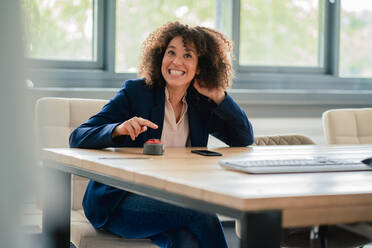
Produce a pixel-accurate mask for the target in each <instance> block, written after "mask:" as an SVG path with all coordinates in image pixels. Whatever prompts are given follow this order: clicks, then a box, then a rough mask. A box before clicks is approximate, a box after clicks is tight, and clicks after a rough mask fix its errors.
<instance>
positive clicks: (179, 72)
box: [161, 36, 198, 88]
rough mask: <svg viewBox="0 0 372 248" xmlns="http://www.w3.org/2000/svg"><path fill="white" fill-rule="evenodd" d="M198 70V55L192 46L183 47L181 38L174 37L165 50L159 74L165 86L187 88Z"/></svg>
mask: <svg viewBox="0 0 372 248" xmlns="http://www.w3.org/2000/svg"><path fill="white" fill-rule="evenodd" d="M197 68H198V55H197V52H196V50H195V48H194V47H193V46H189V47H185V46H184V44H183V40H182V37H181V36H177V37H174V38H173V39H172V40H171V41H170V42H169V44H168V47H167V49H166V50H165V53H164V57H163V61H162V64H161V74H162V75H163V77H164V79H165V81H166V83H167V86H169V87H185V88H187V87H188V86H189V84H190V82H191V80H192V79H193V78H194V76H195V73H196V72H197Z"/></svg>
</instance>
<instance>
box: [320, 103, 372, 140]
mask: <svg viewBox="0 0 372 248" xmlns="http://www.w3.org/2000/svg"><path fill="white" fill-rule="evenodd" d="M322 118H323V129H324V134H325V138H326V142H327V144H330V145H333V144H372V108H360V109H332V110H328V111H326V112H324V113H323V117H322Z"/></svg>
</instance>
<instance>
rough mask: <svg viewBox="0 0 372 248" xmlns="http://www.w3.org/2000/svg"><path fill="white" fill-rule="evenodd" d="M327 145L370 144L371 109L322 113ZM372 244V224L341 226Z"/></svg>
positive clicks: (335, 110) (371, 142) (371, 140)
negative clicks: (365, 238)
mask: <svg viewBox="0 0 372 248" xmlns="http://www.w3.org/2000/svg"><path fill="white" fill-rule="evenodd" d="M322 120H323V130H324V135H325V139H326V142H327V144H330V145H337V144H372V108H357V109H355V108H354V109H352V108H349V109H331V110H328V111H326V112H324V113H323V116H322ZM343 227H344V228H345V229H347V230H349V231H352V232H354V233H357V234H360V235H363V236H364V237H367V238H369V239H370V240H371V242H372V224H365V223H361V224H355V225H343Z"/></svg>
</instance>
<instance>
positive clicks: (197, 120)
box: [187, 91, 208, 146]
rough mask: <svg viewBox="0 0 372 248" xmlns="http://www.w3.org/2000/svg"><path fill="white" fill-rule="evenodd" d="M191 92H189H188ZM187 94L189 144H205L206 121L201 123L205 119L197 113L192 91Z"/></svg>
mask: <svg viewBox="0 0 372 248" xmlns="http://www.w3.org/2000/svg"><path fill="white" fill-rule="evenodd" d="M189 93H191V94H189ZM189 93H188V95H187V99H188V101H187V105H188V114H189V129H190V139H191V146H207V143H208V130H207V129H206V125H207V123H203V122H205V121H206V119H204V118H201V116H199V115H198V111H197V109H196V107H195V106H194V101H195V98H194V97H193V92H190V91H189Z"/></svg>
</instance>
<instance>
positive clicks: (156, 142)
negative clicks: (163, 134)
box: [145, 139, 161, 144]
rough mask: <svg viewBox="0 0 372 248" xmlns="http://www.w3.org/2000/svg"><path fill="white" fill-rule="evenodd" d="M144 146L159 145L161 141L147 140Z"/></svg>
mask: <svg viewBox="0 0 372 248" xmlns="http://www.w3.org/2000/svg"><path fill="white" fill-rule="evenodd" d="M145 144H161V141H160V140H159V139H149V140H147V141H146V142H145Z"/></svg>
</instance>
